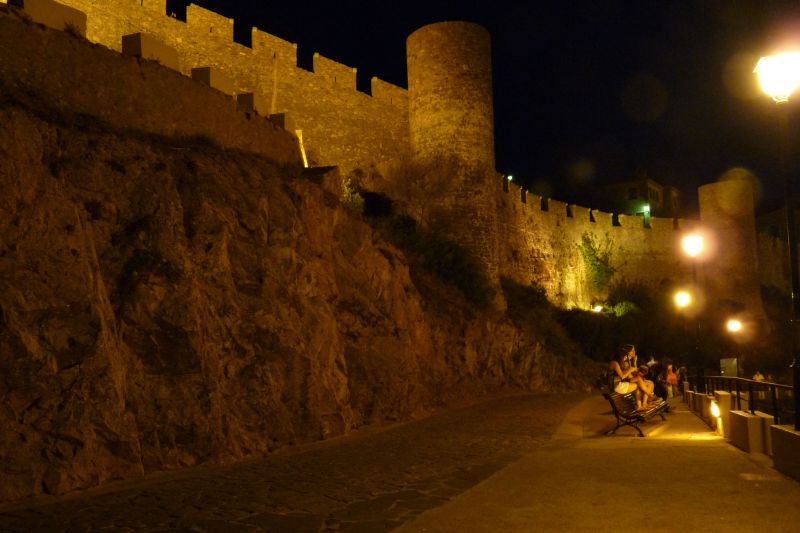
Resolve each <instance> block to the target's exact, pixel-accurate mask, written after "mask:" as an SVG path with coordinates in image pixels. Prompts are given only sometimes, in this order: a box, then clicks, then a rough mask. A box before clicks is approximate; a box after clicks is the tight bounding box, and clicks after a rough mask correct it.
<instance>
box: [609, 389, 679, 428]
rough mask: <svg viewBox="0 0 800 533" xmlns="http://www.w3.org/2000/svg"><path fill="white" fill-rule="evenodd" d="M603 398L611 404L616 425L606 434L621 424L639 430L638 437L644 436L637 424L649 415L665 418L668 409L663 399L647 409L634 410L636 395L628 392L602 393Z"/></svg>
mask: <svg viewBox="0 0 800 533" xmlns="http://www.w3.org/2000/svg"><path fill="white" fill-rule="evenodd" d="M603 398H605V399H606V400H608V403H610V404H611V409H612V410H613V411H614V416H615V417H617V425H616V427H615V428H614V429H612V430H611V431H609V432H608V433H606V435H613V434H614V433H616V432H617V430H618V429H619V428H621V427H622V426H631V427H632V428H635V429H636V431H638V432H639V436H640V437H644V433H642V430H641V428H640V427H639V424H640V423H642V422H645V421H646V420H647V419H648V418H650V417H651V416H655V415H659V416H660V417H661V419H662V420H666V419H667V418H666V417H665V416H664V413H666V412H667V411H668V410H669V404H668V403H667V402H665V401H663V400H662V401H661V403H659V404H657V405H654V406H652V407H650V408H648V409H644V410H636V396H635V395H634V394H633V393H632V392H629V393H628V394H617V393H616V392H612V393H608V392H604V393H603Z"/></svg>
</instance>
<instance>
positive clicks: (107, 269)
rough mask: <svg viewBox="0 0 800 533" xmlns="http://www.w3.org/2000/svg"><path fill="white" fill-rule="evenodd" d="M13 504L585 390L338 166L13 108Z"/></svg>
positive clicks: (4, 222) (8, 399)
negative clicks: (460, 290)
mask: <svg viewBox="0 0 800 533" xmlns="http://www.w3.org/2000/svg"><path fill="white" fill-rule="evenodd" d="M0 161H1V162H0V190H2V194H1V195H0V354H2V357H0V397H2V401H1V402H0V471H2V478H3V483H2V484H0V500H10V499H16V498H21V497H25V496H29V495H32V494H36V493H39V492H47V493H54V494H60V493H64V492H67V491H70V490H74V489H77V488H83V487H88V486H92V485H96V484H101V483H104V482H106V481H108V480H113V479H120V478H127V477H133V476H139V475H142V474H144V473H147V472H151V471H155V470H161V469H170V468H179V467H185V466H191V465H194V464H197V463H200V462H228V461H234V460H237V459H241V458H244V457H248V456H253V455H258V454H263V453H267V452H269V451H270V450H272V449H274V448H276V447H280V446H283V445H287V444H292V443H296V442H300V441H307V440H314V439H323V438H329V437H332V436H335V435H341V434H344V433H347V432H348V431H351V430H352V429H354V428H357V427H359V426H360V425H363V424H367V423H373V422H379V421H384V420H398V419H407V418H410V417H414V416H418V415H421V414H424V413H425V412H429V411H430V410H432V409H435V408H437V407H441V406H442V405H445V404H446V403H447V402H449V401H451V400H453V399H455V398H462V399H463V398H469V397H473V396H475V395H477V394H481V393H483V392H485V391H487V390H488V389H490V388H492V387H498V386H505V385H515V386H521V387H524V388H527V389H534V390H549V389H553V388H562V389H563V388H569V387H574V386H576V383H575V382H574V381H570V380H569V379H568V377H567V376H568V375H569V372H568V371H567V370H566V369H564V368H562V367H561V366H560V364H559V360H558V359H557V358H556V357H554V356H553V355H551V354H549V353H547V352H546V351H544V350H543V349H542V348H541V346H540V345H539V344H538V343H537V342H535V340H533V339H530V338H527V337H526V336H525V335H523V333H522V332H520V331H519V330H518V329H516V328H514V327H513V325H512V324H511V322H510V321H508V320H507V319H506V318H505V317H504V316H503V315H500V314H496V313H492V312H488V311H487V312H485V313H481V312H476V311H474V310H472V309H470V308H469V306H468V305H467V304H466V303H465V302H464V301H463V299H461V298H460V296H459V295H458V294H456V293H453V292H450V291H448V290H447V289H443V288H436V286H435V283H434V282H433V281H431V287H432V288H431V287H429V288H428V290H427V294H428V296H426V297H423V296H422V294H421V293H420V291H419V287H418V285H419V283H420V281H419V280H414V279H412V277H411V276H410V274H409V268H408V265H407V263H406V260H405V258H404V257H403V255H402V254H401V253H400V252H399V251H398V250H396V249H394V248H393V247H392V246H391V245H389V244H387V243H386V242H384V241H382V240H381V239H380V238H379V236H378V235H377V234H376V233H375V232H374V231H373V230H372V229H371V227H370V226H369V225H367V224H365V223H364V222H363V221H361V219H360V217H359V216H357V215H353V214H352V213H351V212H349V211H348V210H347V209H345V208H344V207H343V206H342V204H341V203H340V201H339V199H338V197H337V191H338V176H337V174H336V172H335V170H331V171H324V170H323V171H319V170H318V171H312V172H308V171H306V172H304V171H302V170H301V169H299V168H296V167H292V166H281V165H278V164H275V163H273V162H272V161H270V160H268V159H266V158H264V157H260V156H255V155H251V154H245V153H241V152H236V151H232V150H225V149H222V148H219V147H217V146H215V145H213V143H208V142H203V141H202V140H194V141H192V140H188V141H187V140H186V139H179V138H170V137H163V136H162V137H159V136H155V135H144V134H142V135H138V134H132V133H127V134H124V135H123V134H122V133H120V132H118V131H113V130H111V129H108V128H107V127H106V126H104V125H103V124H101V123H99V122H94V121H93V120H92V119H90V118H87V117H83V118H81V119H80V120H78V121H77V122H76V121H75V117H72V118H71V119H69V120H66V119H65V117H63V116H60V115H57V114H56V115H55V116H49V115H47V114H46V113H41V112H37V111H32V110H31V109H27V108H24V107H20V106H18V105H16V104H14V102H13V101H9V100H7V101H6V102H5V103H4V104H3V105H1V106H0Z"/></svg>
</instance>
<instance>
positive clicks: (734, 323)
mask: <svg viewBox="0 0 800 533" xmlns="http://www.w3.org/2000/svg"><path fill="white" fill-rule="evenodd" d="M725 327H727V328H728V331H730V332H731V333H738V332H739V331H742V322H741V321H740V320H736V319H735V318H732V319H730V320H728V323H727V324H725Z"/></svg>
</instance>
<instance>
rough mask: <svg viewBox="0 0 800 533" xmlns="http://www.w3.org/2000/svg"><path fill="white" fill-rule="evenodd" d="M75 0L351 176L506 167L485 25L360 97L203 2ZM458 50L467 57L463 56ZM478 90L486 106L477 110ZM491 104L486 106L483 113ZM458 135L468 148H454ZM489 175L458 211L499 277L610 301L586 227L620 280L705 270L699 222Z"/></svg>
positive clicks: (94, 26) (99, 22) (767, 242)
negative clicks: (694, 243)
mask: <svg viewBox="0 0 800 533" xmlns="http://www.w3.org/2000/svg"><path fill="white" fill-rule="evenodd" d="M63 2H64V3H65V4H67V5H70V6H72V7H74V8H76V9H79V10H82V11H84V12H86V13H87V19H88V20H87V37H88V38H89V39H90V40H92V41H95V42H98V43H101V44H104V45H105V46H108V47H109V48H112V49H115V50H119V49H120V47H121V37H122V35H126V34H131V33H137V32H145V33H148V34H151V35H154V36H155V37H157V38H158V39H160V40H162V41H164V42H165V43H166V44H168V45H169V46H171V47H173V48H175V49H176V50H177V51H178V53H179V60H180V71H181V72H182V73H184V74H188V73H189V72H190V71H191V69H192V68H194V67H199V66H211V67H212V68H214V69H219V70H220V71H222V72H224V73H225V74H227V76H228V77H230V78H231V79H232V80H233V82H234V92H239V93H244V92H253V93H255V95H256V101H257V108H259V109H260V110H261V111H262V112H263V114H268V113H273V112H285V111H288V112H289V113H290V114H291V115H292V117H293V119H294V122H295V123H296V127H297V129H299V130H301V131H302V136H303V140H304V143H305V147H306V152H307V155H308V158H309V160H310V163H311V164H330V165H337V166H339V167H340V168H342V169H343V171H344V172H347V171H348V170H350V169H352V168H356V167H366V166H368V165H369V164H371V163H378V162H381V161H389V160H402V159H403V157H404V156H405V155H407V154H408V153H409V152H411V151H414V152H415V153H416V152H419V153H422V154H427V155H429V156H433V157H435V156H437V155H439V154H440V152H445V151H446V150H449V153H444V154H442V155H445V156H447V155H453V153H455V154H456V155H459V154H462V155H463V154H471V155H472V156H473V159H474V160H475V162H478V163H481V162H482V163H483V166H485V165H486V163H487V162H491V167H493V163H494V146H493V125H492V122H493V118H492V107H491V83H490V80H491V64H490V62H489V57H490V50H489V46H490V45H489V37H488V34H487V33H486V32H485V30H483V29H482V28H480V27H478V26H476V25H474V24H469V23H441V24H434V25H431V26H427V27H425V28H422V29H421V30H418V31H417V32H415V33H414V34H412V35H411V36H410V37H409V40H408V47H409V59H408V61H409V65H408V66H409V78H410V86H411V91H410V92H409V91H406V90H404V89H402V88H400V87H397V86H394V85H391V84H388V83H386V82H383V81H381V80H378V79H373V80H372V93H373V94H372V96H370V95H367V94H365V93H361V92H359V91H356V89H355V74H356V71H355V69H354V68H351V67H347V66H345V65H342V64H340V63H337V62H335V61H332V60H330V59H327V58H325V57H323V56H321V55H319V54H315V55H314V58H313V59H314V71H313V72H309V71H306V70H304V69H301V68H298V67H297V48H296V45H295V44H293V43H289V42H287V41H285V40H283V39H280V38H278V37H276V36H273V35H270V34H268V33H265V32H262V31H260V30H258V29H253V33H252V48H250V47H246V46H242V45H240V44H237V43H234V42H233V20H232V19H228V18H225V17H221V16H219V15H217V14H215V13H213V12H211V11H208V10H205V9H203V8H200V7H198V6H194V5H190V6H189V7H188V8H187V20H186V22H182V21H179V20H177V19H175V18H171V17H168V16H166V15H165V11H166V5H165V2H164V1H163V0H158V1H149V0H123V1H122V2H110V1H109V0H94V1H90V0H63ZM451 45H452V46H451ZM462 45H463V46H462ZM453 46H454V47H456V48H458V49H459V50H460V52H458V53H453V54H449V53H448V48H452V47H453ZM462 64H467V65H468V66H469V65H471V67H470V68H471V69H472V70H473V71H474V72H472V71H471V72H472V74H471V75H470V76H468V78H469V79H468V80H467V82H470V83H473V85H475V86H474V87H472V86H469V87H467V86H464V87H462V86H461V85H459V84H457V83H456V84H453V83H450V84H447V86H446V87H445V86H444V85H443V84H442V83H441V79H444V78H449V77H451V76H450V75H454V73H455V74H457V73H458V72H457V71H458V70H459V68H462V67H463V65H462ZM456 67H459V68H456ZM187 82H188V80H187ZM189 85H192V84H191V83H189ZM467 85H469V83H467ZM443 87H444V88H443ZM445 89H446V90H445ZM194 90H196V89H194ZM118 91H119V92H122V93H130V94H129V96H130V97H133V98H135V97H136V96H141V95H142V94H146V93H148V92H149V93H152V94H158V95H163V94H166V92H165V91H164V90H162V89H158V88H153V86H147V85H142V86H141V87H139V88H137V89H134V90H133V91H131V90H129V89H128V90H127V91H126V90H121V89H119V88H118V89H114V90H110V91H109V93H111V92H118ZM454 91H455V92H456V93H458V94H455V93H454ZM205 93H208V91H205V92H204V94H205ZM465 93H469V94H471V95H472V96H471V98H473V100H474V101H473V100H469V102H467V105H464V102H465V101H464V97H463V96H464V94H465ZM131 95H132V96H131ZM198 101H199V100H196V99H195V98H194V97H192V98H188V99H187V98H185V95H184V97H183V98H182V105H183V106H184V107H186V106H189V107H193V106H197V102H198ZM170 105H172V104H170ZM113 107H114V109H119V107H120V106H119V105H115V106H113ZM122 107H124V106H122ZM129 107H130V106H129ZM168 107H169V106H168ZM465 108H469V109H471V110H472V113H469V114H468V115H469V119H470V120H472V121H473V122H474V123H473V122H470V124H469V125H467V126H465V125H464V124H459V125H456V126H457V127H454V124H455V122H453V121H452V120H450V121H448V120H447V117H448V116H451V115H454V114H458V113H460V112H461V111H463V110H464V109H465ZM481 109H482V110H483V112H482V113H480V112H477V111H476V110H481ZM432 116H435V117H438V119H437V120H433V119H432V118H431V117H432ZM456 122H458V121H456ZM443 125H444V126H443ZM442 128H444V129H445V130H447V131H444V130H442ZM447 128H450V129H449V130H448V129H447ZM409 131H410V134H409ZM459 135H460V136H459ZM456 137H458V138H459V139H461V141H463V142H464V143H466V144H465V145H464V146H461V145H460V144H458V143H455V144H453V143H447V142H445V141H446V140H447V139H448V138H456ZM415 139H416V140H415ZM461 141H459V142H461ZM437 143H438V144H437ZM412 145H413V150H412ZM462 159H463V158H462ZM467 162H469V161H467ZM475 174H476V175H482V176H483V177H484V178H485V180H486V181H485V182H484V183H481V184H473V185H474V186H472V187H459V193H458V194H457V198H455V201H454V202H453V209H452V211H453V213H454V214H455V215H457V218H458V219H459V220H461V221H463V224H462V225H463V227H462V228H460V229H459V231H458V232H457V236H459V237H460V238H462V239H461V240H462V241H463V242H464V243H465V244H467V245H468V246H469V247H470V248H471V249H472V250H473V252H475V253H476V255H477V256H478V257H479V258H480V260H481V261H482V263H483V264H484V266H485V267H486V271H487V273H488V274H489V276H490V278H491V279H492V280H494V281H496V280H497V279H498V278H499V277H501V276H508V277H511V278H512V279H514V280H516V281H518V282H520V283H524V284H529V283H534V284H537V285H540V286H542V287H544V288H545V290H546V291H547V294H548V296H549V297H550V298H551V300H552V301H554V302H556V303H558V304H560V305H563V306H580V307H585V306H588V305H589V304H590V303H591V302H592V301H595V300H598V299H600V300H601V299H602V298H603V297H604V294H603V291H602V290H598V289H596V288H592V287H591V284H590V282H589V273H588V272H587V270H586V266H585V262H584V261H583V258H582V256H581V254H580V249H579V247H578V245H579V244H580V243H581V239H582V237H583V235H584V234H588V235H590V236H591V237H592V238H593V239H594V240H595V242H596V243H598V244H599V245H600V246H602V247H607V249H608V250H609V251H610V252H611V255H612V266H613V267H614V268H615V269H616V271H617V272H616V274H615V277H614V281H615V282H616V281H620V280H625V281H629V282H638V283H644V284H646V285H651V286H658V285H659V284H662V283H664V282H667V281H672V282H675V281H685V280H688V279H690V278H691V264H690V263H689V262H688V260H687V259H686V258H685V256H684V255H683V254H682V253H681V251H680V247H679V243H678V239H679V237H680V233H681V232H680V231H679V230H681V229H684V228H686V227H689V226H691V225H693V224H696V223H697V222H695V221H685V220H674V219H659V218H651V219H650V222H649V227H645V225H644V224H643V220H642V219H641V217H628V216H624V215H619V216H618V217H617V218H618V220H617V222H616V223H615V222H613V221H612V214H610V213H603V212H599V211H594V210H590V209H588V208H585V207H580V206H573V205H567V204H565V203H563V202H558V201H555V200H550V201H548V202H547V203H548V204H549V205H548V206H547V209H543V208H542V199H541V198H538V197H536V196H534V195H530V194H527V193H525V192H524V191H522V190H520V189H519V187H518V186H516V184H513V183H512V184H508V183H506V184H505V186H504V187H501V186H500V185H499V184H498V183H502V182H498V181H497V180H494V179H493V177H494V172H493V168H491V169H489V168H483V169H481V170H480V172H476V173H475ZM473 178H474V176H473ZM503 189H507V191H505V192H504V191H503ZM748 242H749V241H748ZM757 247H758V249H757V251H756V250H755V246H750V247H748V250H747V255H748V257H750V256H751V255H752V256H753V260H752V261H750V263H749V264H750V265H751V266H753V265H757V267H756V268H751V270H752V272H748V273H746V274H748V275H750V276H751V277H752V276H755V275H756V273H757V276H758V280H759V281H760V282H761V284H764V285H773V286H776V287H779V288H781V287H786V286H787V284H788V282H787V281H786V280H787V279H788V275H787V274H786V273H787V271H788V269H787V268H786V266H785V265H783V263H782V261H781V257H782V256H780V255H777V254H775V253H771V252H772V251H773V250H777V248H780V247H781V243H779V242H778V243H776V242H773V240H772V239H766V238H761V237H759V240H758V242H757ZM751 248H752V249H751ZM751 252H753V253H751ZM740 255H741V254H740ZM756 257H758V258H759V260H758V261H756V260H755V258H756ZM756 287H757V283H750V284H749V285H748V291H749V292H751V293H752V295H751V296H753V298H757V297H756V296H755V292H756Z"/></svg>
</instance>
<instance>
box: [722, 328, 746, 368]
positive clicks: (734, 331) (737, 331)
mask: <svg viewBox="0 0 800 533" xmlns="http://www.w3.org/2000/svg"><path fill="white" fill-rule="evenodd" d="M725 329H727V330H728V331H729V332H730V333H731V334H733V335H738V334H739V333H740V332H741V331H742V321H741V320H739V319H737V318H731V319H729V320H728V321H727V322H726V323H725ZM736 377H737V378H738V377H739V353H738V350H737V353H736Z"/></svg>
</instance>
